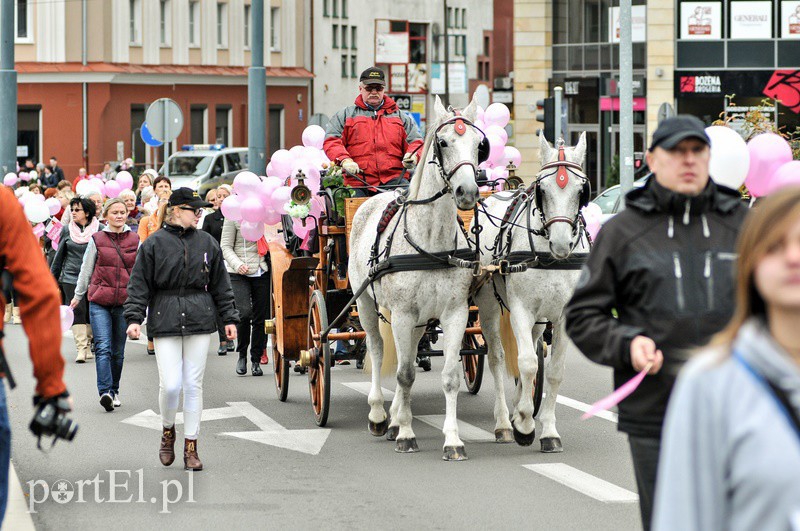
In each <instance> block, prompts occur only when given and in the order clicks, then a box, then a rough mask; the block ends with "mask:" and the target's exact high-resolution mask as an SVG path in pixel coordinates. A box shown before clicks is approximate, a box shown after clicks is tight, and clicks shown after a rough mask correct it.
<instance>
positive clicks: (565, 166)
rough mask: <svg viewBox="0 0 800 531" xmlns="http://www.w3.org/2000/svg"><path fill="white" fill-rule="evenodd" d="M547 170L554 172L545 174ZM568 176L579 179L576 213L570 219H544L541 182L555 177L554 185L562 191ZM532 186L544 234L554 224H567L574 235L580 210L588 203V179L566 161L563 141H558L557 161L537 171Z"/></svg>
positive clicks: (578, 166)
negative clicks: (580, 185)
mask: <svg viewBox="0 0 800 531" xmlns="http://www.w3.org/2000/svg"><path fill="white" fill-rule="evenodd" d="M548 170H555V171H550V172H549V173H546V174H545V172H547V171H548ZM570 174H572V175H573V176H574V177H576V178H578V179H580V180H581V182H582V187H581V196H580V199H579V204H578V211H577V212H576V213H575V216H574V217H572V218H570V217H567V216H553V217H551V218H546V217H545V213H544V205H543V195H544V190H543V189H542V188H541V183H542V181H543V180H545V179H548V178H550V177H555V179H556V184H557V185H558V186H559V188H562V189H563V188H565V187H566V186H567V184H569V176H570ZM533 184H534V199H535V206H536V210H538V211H539V218H540V219H541V221H542V229H543V230H544V231H545V233H546V232H547V230H548V229H549V228H550V227H551V226H552V225H553V224H555V223H567V224H569V225H570V226H571V227H572V232H573V234H574V233H576V232H577V230H578V227H579V225H580V219H581V208H582V207H584V206H586V203H588V201H589V193H590V189H589V186H590V185H589V179H588V178H587V177H586V174H585V173H583V167H582V166H581V165H580V164H578V163H576V162H570V161H568V160H567V159H566V154H565V152H564V144H563V141H561V140H560V141H559V145H558V159H557V160H554V161H552V162H548V163H546V164H544V165H543V166H542V168H541V169H540V170H539V173H538V174H537V177H536V180H535V181H534V183H533Z"/></svg>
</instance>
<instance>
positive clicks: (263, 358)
mask: <svg viewBox="0 0 800 531" xmlns="http://www.w3.org/2000/svg"><path fill="white" fill-rule="evenodd" d="M268 363H269V356H267V349H264V353H263V354H262V355H261V365H267V364H268Z"/></svg>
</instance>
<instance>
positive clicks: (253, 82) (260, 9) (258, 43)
mask: <svg viewBox="0 0 800 531" xmlns="http://www.w3.org/2000/svg"><path fill="white" fill-rule="evenodd" d="M251 5H252V7H251V11H250V12H251V13H252V15H251V16H252V17H253V20H252V21H251V24H250V26H251V27H252V38H251V40H250V42H251V47H252V48H251V53H250V55H251V58H252V66H251V67H250V68H249V69H248V71H247V109H248V111H247V155H248V156H247V159H248V165H249V167H250V171H252V172H253V173H255V174H256V175H265V174H266V171H267V154H266V146H267V134H266V119H267V70H266V68H264V0H253V3H252V4H251Z"/></svg>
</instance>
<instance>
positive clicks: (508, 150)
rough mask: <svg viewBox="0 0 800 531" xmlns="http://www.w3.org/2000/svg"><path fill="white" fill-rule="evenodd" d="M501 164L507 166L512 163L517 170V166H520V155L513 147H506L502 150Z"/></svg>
mask: <svg viewBox="0 0 800 531" xmlns="http://www.w3.org/2000/svg"><path fill="white" fill-rule="evenodd" d="M502 162H503V166H508V163H509V162H512V163H514V166H516V167H517V168H519V165H520V164H522V153H520V152H519V150H518V149H517V148H515V147H514V146H506V147H504V148H503V158H502Z"/></svg>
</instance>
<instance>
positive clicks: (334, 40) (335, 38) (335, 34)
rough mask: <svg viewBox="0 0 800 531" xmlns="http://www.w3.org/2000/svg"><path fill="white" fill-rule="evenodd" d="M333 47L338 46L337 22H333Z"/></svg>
mask: <svg viewBox="0 0 800 531" xmlns="http://www.w3.org/2000/svg"><path fill="white" fill-rule="evenodd" d="M333 47H334V48H338V47H339V25H338V24H334V25H333Z"/></svg>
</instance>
